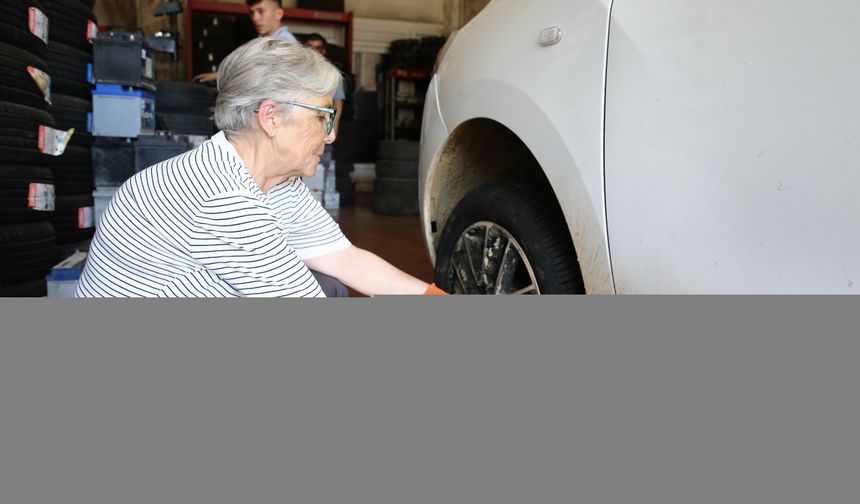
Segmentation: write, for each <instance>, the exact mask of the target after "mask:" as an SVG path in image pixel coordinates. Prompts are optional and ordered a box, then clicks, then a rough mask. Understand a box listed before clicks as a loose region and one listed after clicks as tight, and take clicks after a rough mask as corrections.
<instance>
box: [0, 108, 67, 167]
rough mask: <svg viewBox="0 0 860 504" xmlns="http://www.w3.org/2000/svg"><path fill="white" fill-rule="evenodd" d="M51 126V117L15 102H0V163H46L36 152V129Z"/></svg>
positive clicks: (37, 142) (45, 158) (52, 120)
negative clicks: (0, 161) (41, 126)
mask: <svg viewBox="0 0 860 504" xmlns="http://www.w3.org/2000/svg"><path fill="white" fill-rule="evenodd" d="M42 124H44V125H46V126H51V127H53V126H54V118H53V117H51V114H49V113H47V112H45V111H43V110H39V109H35V108H33V107H27V106H24V105H18V104H15V103H6V102H0V160H2V161H3V163H5V164H36V165H43V164H47V163H49V162H50V158H51V157H53V156H48V155H45V154H42V153H41V152H40V151H39V126H40V125H42Z"/></svg>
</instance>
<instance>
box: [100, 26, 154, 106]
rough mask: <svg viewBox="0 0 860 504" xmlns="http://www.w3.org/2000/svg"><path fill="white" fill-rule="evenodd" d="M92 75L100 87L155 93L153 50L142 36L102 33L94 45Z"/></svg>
mask: <svg viewBox="0 0 860 504" xmlns="http://www.w3.org/2000/svg"><path fill="white" fill-rule="evenodd" d="M93 73H94V77H95V81H96V82H97V83H106V84H122V85H124V86H133V87H138V88H145V89H148V90H150V91H155V64H154V62H153V58H152V50H151V49H150V47H149V45H148V44H147V43H146V39H145V38H144V36H143V34H141V33H131V32H118V31H109V32H102V33H99V34H98V36H97V37H96V39H95V41H94V42H93Z"/></svg>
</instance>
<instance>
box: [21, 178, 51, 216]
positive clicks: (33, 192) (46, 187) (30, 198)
mask: <svg viewBox="0 0 860 504" xmlns="http://www.w3.org/2000/svg"><path fill="white" fill-rule="evenodd" d="M55 205H56V196H55V192H54V184H42V183H39V182H30V190H29V193H28V194H27V207H28V208H32V209H33V210H39V211H42V212H52V211H54V210H55V208H56V207H55Z"/></svg>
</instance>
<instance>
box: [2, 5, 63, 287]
mask: <svg viewBox="0 0 860 504" xmlns="http://www.w3.org/2000/svg"><path fill="white" fill-rule="evenodd" d="M46 17H47V12H46V10H45V6H44V5H43V4H42V3H41V2H40V1H39V0H0V296H4V297H7V296H15V297H30V296H44V295H45V293H46V284H45V275H46V274H47V273H48V272H49V271H50V269H51V266H53V265H54V264H55V262H56V250H57V248H56V242H55V234H54V228H53V226H52V225H51V223H50V221H49V219H50V218H51V217H52V215H53V214H54V211H53V208H54V205H55V197H54V175H53V173H52V171H51V169H50V162H51V159H50V158H51V156H47V155H45V154H43V153H42V152H41V150H40V147H39V138H40V134H39V132H40V127H41V126H45V127H52V126H53V125H54V119H53V117H51V115H50V114H49V113H48V112H47V109H48V102H47V95H46V93H45V90H47V89H48V88H47V85H46V84H47V81H44V85H42V86H40V85H39V84H38V83H37V79H38V78H40V77H41V76H44V75H47V76H50V71H49V68H48V65H47V63H46V62H45V60H44V58H43V56H44V54H45V49H46V41H45V40H43V38H41V37H40V36H39V31H38V30H36V29H31V23H30V21H31V19H32V20H34V21H36V20H38V19H41V20H44V19H46ZM38 24H39V23H35V22H34V23H33V26H34V27H36V26H37V25H38Z"/></svg>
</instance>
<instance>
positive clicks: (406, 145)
mask: <svg viewBox="0 0 860 504" xmlns="http://www.w3.org/2000/svg"><path fill="white" fill-rule="evenodd" d="M418 148H419V142H414V141H412V140H380V141H379V143H378V144H377V145H376V157H377V159H388V160H392V161H409V160H412V161H417V160H418V151H419V149H418Z"/></svg>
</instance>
